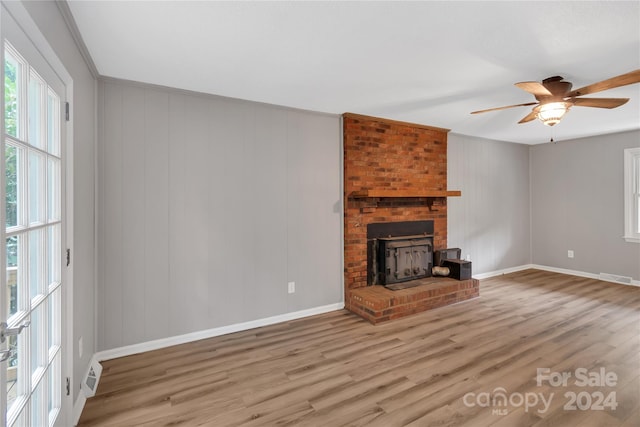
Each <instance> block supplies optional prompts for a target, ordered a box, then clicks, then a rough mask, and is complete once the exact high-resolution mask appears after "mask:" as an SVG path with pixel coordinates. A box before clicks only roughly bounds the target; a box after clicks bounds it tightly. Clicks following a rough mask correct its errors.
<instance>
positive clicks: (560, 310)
mask: <svg viewBox="0 0 640 427" xmlns="http://www.w3.org/2000/svg"><path fill="white" fill-rule="evenodd" d="M480 286H481V288H480V289H481V290H480V295H481V296H480V298H478V299H475V300H472V301H468V302H464V303H460V304H457V305H453V306H448V307H443V308H439V309H435V310H432V311H428V312H424V313H421V314H417V315H414V316H411V317H407V318H404V319H399V320H395V321H392V322H388V323H384V324H380V325H376V326H373V325H371V324H369V323H368V322H366V321H365V320H363V319H360V318H359V317H357V316H355V315H353V314H350V313H349V312H347V311H337V312H333V313H328V314H324V315H320V316H314V317H310V318H305V319H300V320H295V321H291V322H286V323H281V324H277V325H272V326H268V327H263V328H259V329H254V330H250V331H244V332H240V333H235V334H230V335H226V336H222V337H217V338H212V339H207V340H202V341H198V342H194V343H189V344H184V345H180V346H175V347H170V348H166V349H162V350H157V351H152V352H148V353H144V354H138V355H134V356H129V357H124V358H120V359H115V360H110V361H106V362H104V363H103V366H104V370H103V373H102V378H101V381H100V385H99V387H98V392H97V394H96V396H95V397H93V398H91V399H89V400H88V401H87V404H86V406H85V409H84V412H83V414H82V417H81V419H80V425H81V426H271V425H282V426H343V425H347V426H373V427H377V426H380V427H390V426H465V427H467V426H469V427H483V426H495V427H505V426H506V427H521V426H522V427H527V426H531V427H542V426H548V427H551V426H558V427H559V426H563V427H573V426H576V427H577V426H580V427H589V426H608V427H614V426H621V427H622V426H625V427H626V426H638V425H640V359H639V357H640V356H639V355H640V289H639V288H637V287H631V286H623V285H617V284H612V283H607V282H601V281H597V280H592V279H585V278H580V277H575V276H566V275H561V274H556V273H549V272H544V271H539V270H526V271H522V272H518V273H513V274H509V275H504V276H500V277H496V278H492V279H488V280H483V281H482V283H481V285H480ZM538 368H549V369H550V371H551V372H558V373H570V374H571V378H569V379H568V381H567V385H566V386H562V385H560V386H557V387H554V386H552V384H550V383H549V381H543V382H542V384H541V385H540V386H538V385H537V383H536V374H537V369H538ZM578 368H585V369H587V372H588V373H589V374H591V375H593V374H594V373H598V372H600V369H601V368H604V369H605V371H606V372H613V373H615V374H616V375H617V380H616V384H615V386H603V387H599V386H591V387H589V386H581V385H580V383H578V384H576V380H577V379H578V378H576V376H575V373H576V369H578ZM498 388H502V389H501V390H500V389H498ZM500 392H502V393H503V395H504V396H506V398H507V402H506V403H505V404H504V405H501V404H502V401H501V400H500V399H499V394H500ZM598 392H599V393H602V394H603V396H605V397H606V396H607V395H609V394H610V393H612V392H614V393H615V401H616V402H617V407H616V408H615V410H612V409H611V407H605V408H604V410H591V409H588V408H591V405H592V404H594V403H597V402H596V401H597V400H598V399H599V396H598V394H597V393H598ZM566 393H575V394H576V395H577V396H580V398H579V399H578V402H577V403H579V404H580V405H581V406H582V407H583V410H580V409H579V408H577V409H576V410H567V409H565V405H566V404H567V403H570V402H569V397H567V396H566V395H565V394H566ZM519 396H520V397H522V399H528V401H529V402H530V403H531V405H530V407H528V408H527V407H525V405H524V404H523V403H521V402H522V400H521V399H520V398H519ZM534 396H536V398H537V399H538V403H537V404H536V405H533V399H534ZM541 398H544V399H545V400H546V401H548V402H549V404H548V406H547V407H545V406H544V405H543V403H541V401H540V399H541ZM465 402H467V404H465ZM485 403H486V404H485ZM545 409H546V410H545Z"/></svg>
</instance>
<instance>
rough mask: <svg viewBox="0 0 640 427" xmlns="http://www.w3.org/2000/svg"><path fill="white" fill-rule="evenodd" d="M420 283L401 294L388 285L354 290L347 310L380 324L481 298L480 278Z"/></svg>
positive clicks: (444, 279) (429, 278)
mask: <svg viewBox="0 0 640 427" xmlns="http://www.w3.org/2000/svg"><path fill="white" fill-rule="evenodd" d="M416 282H420V285H418V286H416V287H412V288H408V289H402V290H399V291H391V290H389V289H387V288H385V287H384V286H366V287H364V288H358V289H353V290H352V291H351V292H350V293H349V299H348V300H346V303H345V305H346V308H347V310H349V311H351V312H353V313H356V314H358V315H359V316H361V317H364V318H365V319H367V320H368V321H369V322H371V323H373V324H376V323H379V322H384V321H387V320H393V319H398V318H400V317H404V316H408V315H410V314H415V313H420V312H422V311H425V310H431V309H432V308H438V307H443V306H445V305H449V304H455V303H457V302H462V301H465V300H468V299H471V298H475V297H478V296H480V281H479V280H477V279H469V280H455V279H449V278H442V277H441V278H436V277H428V278H424V279H418V280H416Z"/></svg>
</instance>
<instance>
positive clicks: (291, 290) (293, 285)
mask: <svg viewBox="0 0 640 427" xmlns="http://www.w3.org/2000/svg"><path fill="white" fill-rule="evenodd" d="M288 286H289V293H290V294H292V293H294V292H295V291H296V282H289V283H288Z"/></svg>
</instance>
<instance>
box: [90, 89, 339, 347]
mask: <svg viewBox="0 0 640 427" xmlns="http://www.w3.org/2000/svg"><path fill="white" fill-rule="evenodd" d="M98 111H99V122H100V125H101V129H100V133H99V138H98V140H99V142H98V159H99V163H98V169H99V175H98V182H99V190H98V194H99V208H98V209H99V215H98V243H99V245H98V253H99V256H98V259H99V265H98V326H99V328H98V350H106V349H111V348H117V347H120V346H124V345H130V344H136V343H141V342H145V341H149V340H154V339H159V338H165V337H171V336H175V335H179V334H185V333H190V332H196V331H201V330H205V329H209V328H215V327H220V326H226V325H231V324H235V323H239V322H246V321H251V320H256V319H260V318H265V317H269V316H274V315H279V314H284V313H289V312H295V311H298V310H303V309H309V308H314V307H319V306H323V305H328V304H334V303H340V302H341V301H342V299H343V296H342V295H343V294H342V279H341V278H342V264H341V259H342V258H341V257H342V254H341V248H342V240H341V227H342V211H341V175H342V173H341V171H342V166H341V163H340V158H341V128H340V118H339V117H338V116H334V115H326V114H320V113H311V112H304V111H299V110H292V109H286V108H280V107H276V106H270V105H264V104H257V103H252V102H248V101H240V100H233V99H227V98H221V97H216V96H207V95H200V94H192V93H186V92H181V91H178V90H172V89H166V88H158V87H153V86H147V85H140V84H134V83H129V82H123V81H118V80H111V79H109V80H104V81H101V82H100V83H99V91H98ZM288 281H295V282H296V292H295V293H294V294H288V293H287V282H288Z"/></svg>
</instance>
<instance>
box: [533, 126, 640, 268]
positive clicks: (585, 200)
mask: <svg viewBox="0 0 640 427" xmlns="http://www.w3.org/2000/svg"><path fill="white" fill-rule="evenodd" d="M631 147H640V131H633V132H624V133H617V134H609V135H601V136H594V137H590V138H581V139H574V140H571V141H564V142H559V143H557V144H541V145H535V146H532V147H531V165H532V166H531V167H532V168H531V184H532V191H531V204H532V221H531V224H532V230H531V235H532V243H533V251H532V256H533V262H534V263H536V264H542V265H547V266H551V267H558V268H566V269H570V270H578V271H584V272H587V273H593V274H599V273H613V274H618V275H623V276H629V277H632V278H633V279H635V280H640V245H639V244H637V243H627V242H625V241H624V239H623V238H622V236H623V235H624V199H623V187H624V186H623V153H624V149H625V148H631ZM568 250H573V251H574V258H568V257H567V251H568Z"/></svg>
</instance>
